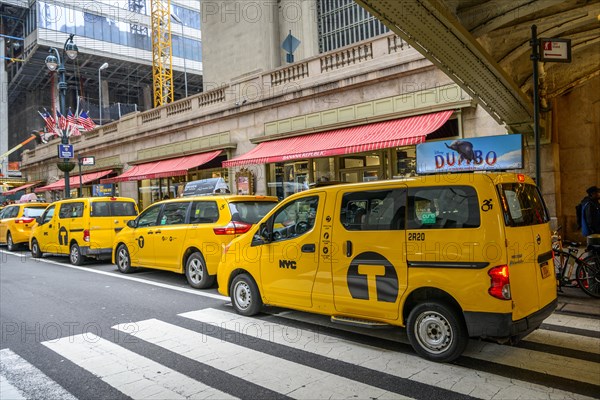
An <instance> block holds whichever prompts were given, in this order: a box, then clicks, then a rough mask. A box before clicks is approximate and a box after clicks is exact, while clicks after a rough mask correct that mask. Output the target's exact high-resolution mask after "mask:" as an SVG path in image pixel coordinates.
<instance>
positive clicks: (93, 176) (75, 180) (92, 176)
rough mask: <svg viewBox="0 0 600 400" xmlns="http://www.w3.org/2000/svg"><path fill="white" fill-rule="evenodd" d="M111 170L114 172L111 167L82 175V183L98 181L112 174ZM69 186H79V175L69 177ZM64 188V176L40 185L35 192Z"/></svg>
mask: <svg viewBox="0 0 600 400" xmlns="http://www.w3.org/2000/svg"><path fill="white" fill-rule="evenodd" d="M111 172H112V169H109V170H108V171H100V172H92V173H89V174H85V175H81V183H82V184H83V185H85V184H86V183H89V182H92V181H96V180H98V179H100V178H102V177H103V176H106V175H108V174H110V173H111ZM69 186H70V187H71V188H73V187H77V186H79V175H75V176H71V177H70V178H69ZM64 188H65V180H64V178H63V179H60V180H58V181H56V182H54V183H51V184H49V185H46V186H42V187H39V188H37V189H35V190H34V192H36V193H40V192H47V191H50V190H62V189H64Z"/></svg>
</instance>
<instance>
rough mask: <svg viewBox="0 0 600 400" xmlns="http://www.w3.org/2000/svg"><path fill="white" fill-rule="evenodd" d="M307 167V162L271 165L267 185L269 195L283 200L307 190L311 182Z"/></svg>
mask: <svg viewBox="0 0 600 400" xmlns="http://www.w3.org/2000/svg"><path fill="white" fill-rule="evenodd" d="M309 165H310V163H309V161H308V160H301V161H294V162H290V163H275V164H273V165H272V166H271V169H270V174H269V182H268V183H267V186H268V192H269V195H271V196H277V197H278V198H279V199H284V198H286V197H288V196H290V195H292V194H294V193H298V192H301V191H303V190H306V189H308V184H309V182H311V181H312V179H311V176H310V171H309Z"/></svg>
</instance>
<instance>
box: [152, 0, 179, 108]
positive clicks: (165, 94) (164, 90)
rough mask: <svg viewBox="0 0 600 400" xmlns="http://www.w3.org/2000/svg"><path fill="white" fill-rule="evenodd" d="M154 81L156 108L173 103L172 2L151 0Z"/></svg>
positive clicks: (168, 0)
mask: <svg viewBox="0 0 600 400" xmlns="http://www.w3.org/2000/svg"><path fill="white" fill-rule="evenodd" d="M150 13H151V23H152V81H153V83H154V85H153V86H154V107H159V106H161V105H163V104H167V103H172V102H173V100H174V94H173V50H172V46H171V0H151V2H150Z"/></svg>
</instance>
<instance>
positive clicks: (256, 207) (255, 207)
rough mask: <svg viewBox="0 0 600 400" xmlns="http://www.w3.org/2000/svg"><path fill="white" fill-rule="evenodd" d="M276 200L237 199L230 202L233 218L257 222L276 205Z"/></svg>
mask: <svg viewBox="0 0 600 400" xmlns="http://www.w3.org/2000/svg"><path fill="white" fill-rule="evenodd" d="M276 204H277V202H275V201H237V202H232V203H229V211H231V220H232V221H238V222H246V223H248V224H256V223H257V222H258V221H260V220H261V219H262V218H263V217H264V216H265V215H267V213H268V212H269V211H271V209H272V208H273V207H275V205H276Z"/></svg>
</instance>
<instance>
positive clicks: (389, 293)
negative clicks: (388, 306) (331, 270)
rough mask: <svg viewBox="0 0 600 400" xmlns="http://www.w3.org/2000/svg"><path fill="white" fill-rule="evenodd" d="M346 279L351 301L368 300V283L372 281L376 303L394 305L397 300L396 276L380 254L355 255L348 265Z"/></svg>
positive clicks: (368, 252) (390, 264) (390, 265)
mask: <svg viewBox="0 0 600 400" xmlns="http://www.w3.org/2000/svg"><path fill="white" fill-rule="evenodd" d="M347 279H348V290H350V295H351V296H352V298H353V299H360V300H369V299H370V296H369V282H373V280H374V281H375V290H376V293H377V301H382V302H386V303H394V302H395V301H396V299H397V298H398V274H397V273H396V269H395V268H394V266H393V265H392V263H391V262H389V261H388V259H387V258H385V257H384V256H382V255H381V254H378V253H374V252H372V251H367V252H364V253H361V254H359V255H357V256H356V257H355V258H354V259H353V260H352V262H351V263H350V267H349V268H348V278H347Z"/></svg>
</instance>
